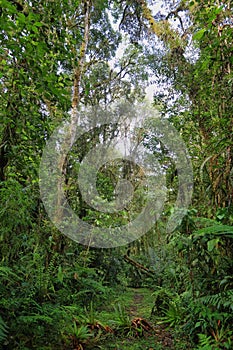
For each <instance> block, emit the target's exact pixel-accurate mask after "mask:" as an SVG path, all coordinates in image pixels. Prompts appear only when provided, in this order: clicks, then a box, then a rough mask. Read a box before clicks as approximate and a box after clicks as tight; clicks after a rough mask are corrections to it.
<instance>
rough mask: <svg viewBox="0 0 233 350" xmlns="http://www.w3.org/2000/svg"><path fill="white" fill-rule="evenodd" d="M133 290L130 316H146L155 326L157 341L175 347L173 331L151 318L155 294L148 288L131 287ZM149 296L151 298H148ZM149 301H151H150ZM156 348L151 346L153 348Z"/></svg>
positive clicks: (164, 345) (129, 308)
mask: <svg viewBox="0 0 233 350" xmlns="http://www.w3.org/2000/svg"><path fill="white" fill-rule="evenodd" d="M131 290H132V292H133V296H132V301H131V305H130V306H129V307H128V308H127V311H128V312H129V315H130V317H132V318H134V317H142V318H145V319H146V320H147V321H148V322H149V323H151V324H152V325H153V327H154V335H153V336H154V337H155V339H156V342H159V343H160V344H162V345H163V347H164V348H171V349H172V348H173V337H172V335H171V333H170V332H169V331H168V330H166V329H165V328H166V327H165V326H163V325H158V324H153V321H151V320H150V318H151V309H152V305H153V296H151V292H150V291H148V290H146V289H141V288H139V289H133V288H132V289H131ZM148 297H149V298H148ZM148 302H149V303H148ZM153 349H155V348H150V350H153Z"/></svg>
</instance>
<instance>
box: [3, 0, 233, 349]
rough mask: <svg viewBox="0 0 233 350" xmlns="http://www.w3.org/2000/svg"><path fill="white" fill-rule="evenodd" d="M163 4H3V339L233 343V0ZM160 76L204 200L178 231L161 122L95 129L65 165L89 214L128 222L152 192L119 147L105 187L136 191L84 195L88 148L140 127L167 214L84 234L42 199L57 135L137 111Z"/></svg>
mask: <svg viewBox="0 0 233 350" xmlns="http://www.w3.org/2000/svg"><path fill="white" fill-rule="evenodd" d="M155 3H156V2H153V1H146V0H132V1H128V0H119V1H114V0H113V1H111V0H110V1H108V0H92V1H90V0H73V1H69V0H61V1H49V0H39V1H34V0H32V1H28V0H26V1H20V0H18V1H13V0H12V1H8V0H1V1H0V4H1V7H0V21H1V31H0V36H1V47H0V82H1V97H0V99H1V100H0V104H1V125H0V280H1V283H0V346H1V347H2V349H15V350H17V349H24V350H26V349H41V350H42V349H43V350H45V349H50V350H52V349H79V350H80V349H95V348H96V349H124V348H127V349H130V346H131V345H132V346H133V348H132V349H146V348H149V347H150V349H164V348H166V347H168V348H173V349H187V348H188V349H207V350H208V349H216V350H217V349H232V347H233V331H232V329H233V327H232V325H233V316H232V315H233V276H232V271H233V240H232V238H233V225H232V224H233V197H232V195H233V145H232V138H233V118H232V116H233V94H232V91H233V73H232V66H233V43H232V37H233V35H232V34H233V22H232V11H233V9H232V2H231V1H230V0H227V1H212V0H202V1H186V0H182V1H178V2H174V1H170V0H168V1H164V2H163V4H162V7H161V8H160V10H159V9H158V4H157V6H154V5H155ZM151 82H153V83H155V85H156V86H155V88H154V98H153V103H152V106H150V108H151V110H152V109H153V110H154V111H157V112H158V113H160V115H161V118H162V119H163V120H164V121H169V123H170V124H171V125H173V126H174V127H175V128H176V129H177V130H178V132H179V134H180V135H181V138H182V139H183V140H184V142H185V145H186V148H187V150H188V153H189V155H190V160H191V162H192V167H193V182H194V191H193V195H192V203H191V204H190V206H189V208H185V207H184V208H182V206H181V205H180V207H179V211H180V212H182V215H181V216H182V220H179V221H178V220H177V221H176V227H174V229H173V230H167V223H168V222H169V218H170V217H171V215H172V213H173V212H174V208H175V206H176V203H177V202H176V197H177V193H178V191H179V186H180V183H179V177H180V174H181V173H182V168H181V169H176V162H175V156H174V154H172V152H169V151H168V149H167V148H166V145H163V144H162V143H161V142H160V140H159V135H158V134H156V133H155V132H153V127H152V126H153V120H152V121H151V124H150V125H149V129H137V128H134V129H133V130H132V128H131V129H130V131H129V129H127V128H125V129H122V128H120V129H119V125H118V124H117V122H115V120H114V122H112V123H111V121H110V123H109V124H108V125H107V124H102V125H100V126H98V125H96V126H95V127H94V128H92V129H90V131H89V132H87V133H85V134H83V135H82V137H81V138H79V139H78V140H77V141H76V142H75V144H74V146H73V147H72V149H71V150H70V152H69V153H68V156H66V155H61V156H60V158H59V162H58V163H59V171H60V172H61V173H62V177H61V179H60V180H58V186H60V187H62V186H63V187H64V191H65V193H66V197H67V198H68V201H69V204H70V206H71V207H72V209H73V210H74V211H75V213H76V214H77V215H78V216H79V217H80V218H81V219H82V220H83V221H84V222H87V223H90V224H91V225H94V226H95V227H97V228H102V227H108V228H112V227H120V226H122V225H126V224H127V223H128V222H130V220H131V218H132V217H134V216H136V215H138V213H139V212H140V211H141V210H142V208H143V206H144V204H145V203H144V192H145V186H144V179H145V173H144V172H143V171H140V167H139V166H138V165H137V164H132V162H130V161H127V160H119V159H118V160H116V159H114V160H113V161H110V162H108V163H107V164H105V165H104V166H102V167H101V168H100V169H99V172H98V176H97V178H96V183H97V185H96V186H97V189H98V191H99V194H100V197H101V198H102V199H103V201H104V200H105V203H106V202H107V203H108V202H111V201H112V200H113V199H114V198H115V197H114V196H115V192H114V191H115V187H116V185H117V183H118V181H119V180H123V179H128V180H130V181H131V183H132V185H133V187H134V190H135V193H134V195H133V197H132V200H131V201H130V203H128V204H127V205H126V206H124V207H122V208H120V210H119V211H117V212H113V213H109V212H107V211H101V210H96V209H95V208H93V207H91V205H90V203H89V204H88V203H87V202H86V201H85V200H84V199H83V198H82V193H81V189H80V188H79V186H78V172H79V166H80V164H81V162H82V161H83V159H84V157H85V154H87V153H88V152H89V151H90V150H91V149H92V148H95V147H97V146H98V145H100V144H101V142H102V140H105V141H110V140H112V139H113V138H114V135H116V134H117V133H122V134H121V135H123V134H124V133H125V134H126V136H125V137H126V138H127V137H129V134H127V133H129V132H132V133H133V135H134V138H137V140H138V143H142V144H143V145H144V147H145V148H146V149H148V150H149V151H150V152H151V154H153V156H154V157H155V159H156V161H157V163H158V164H159V165H160V166H161V169H163V173H166V174H165V177H166V178H165V180H166V181H165V182H166V188H167V189H169V191H168V192H169V195H167V198H166V202H165V203H164V206H163V209H162V213H161V217H160V219H159V220H157V221H156V223H155V224H154V225H153V227H152V228H151V229H150V230H149V231H148V232H147V233H146V234H145V235H143V236H142V237H140V238H138V239H136V240H134V241H133V242H131V243H130V244H128V245H127V246H125V245H123V246H120V245H119V246H116V247H115V248H108V249H104V248H97V247H93V246H92V245H91V243H90V244H86V245H82V244H80V243H78V242H75V241H74V240H72V239H70V238H68V237H67V236H66V235H64V234H62V233H61V232H60V231H59V230H58V229H57V228H56V226H55V225H54V223H53V222H52V221H51V220H50V217H49V216H48V214H47V212H46V210H45V207H44V205H43V201H42V199H41V194H40V188H39V169H40V162H41V157H42V153H43V150H44V148H45V146H46V142H47V140H48V139H49V137H50V136H51V135H52V133H53V131H54V130H55V129H56V128H57V127H58V126H59V125H60V124H61V122H62V121H67V120H69V121H70V133H71V135H74V134H75V133H76V131H77V125H79V124H80V123H87V124H90V125H91V123H92V122H93V110H94V109H95V108H96V106H100V107H101V111H106V110H108V111H109V110H111V111H112V110H113V111H117V113H118V114H119V115H120V114H122V115H124V113H126V114H127V113H131V112H132V110H133V109H131V112H127V108H128V106H129V104H130V106H131V107H132V106H134V108H135V110H136V109H138V106H139V105H141V104H147V105H148V102H145V100H144V98H145V89H146V87H147V86H148V85H150V84H151ZM89 111H91V112H89ZM114 113H116V112H113V114H114ZM128 115H129V114H128ZM133 118H134V116H133V115H132V117H131V122H132V125H135V124H134V119H133ZM121 127H122V125H121ZM148 130H149V131H148ZM158 145H159V146H158ZM48 181H49V180H48ZM59 181H60V182H59ZM191 187H192V186H191V185H190V192H191ZM186 190H187V188H186ZM161 195H162V194H161ZM62 204H63V203H62V202H59V203H58V210H57V211H56V212H55V214H54V215H55V218H56V219H57V220H59V218H60V215H61V211H62ZM181 204H182V201H181ZM182 210H183V211H182ZM181 216H180V218H181ZM136 288H137V289H138V288H139V289H138V291H139V292H138V294H141V295H142V299H140V298H141V297H140V295H139V296H137V295H136V296H135V294H134V293H136V292H135V290H136ZM135 298H136V299H135ZM137 300H138V307H137V308H135V309H133V306H132V305H133V304H135V303H136V301H137Z"/></svg>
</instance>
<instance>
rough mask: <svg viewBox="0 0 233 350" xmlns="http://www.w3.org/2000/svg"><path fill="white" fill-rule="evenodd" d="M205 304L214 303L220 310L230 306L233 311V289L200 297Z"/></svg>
mask: <svg viewBox="0 0 233 350" xmlns="http://www.w3.org/2000/svg"><path fill="white" fill-rule="evenodd" d="M199 300H200V301H201V302H202V303H203V304H204V305H213V306H215V307H216V308H217V309H218V310H220V309H221V308H229V310H231V311H233V291H232V290H229V291H227V292H224V293H216V294H214V295H205V296H202V297H201V298H199Z"/></svg>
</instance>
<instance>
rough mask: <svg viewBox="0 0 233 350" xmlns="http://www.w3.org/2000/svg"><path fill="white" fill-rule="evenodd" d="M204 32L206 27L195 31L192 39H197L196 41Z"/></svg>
mask: <svg viewBox="0 0 233 350" xmlns="http://www.w3.org/2000/svg"><path fill="white" fill-rule="evenodd" d="M205 32H206V29H205V28H204V29H201V30H199V31H198V32H196V33H195V34H193V40H197V41H199V40H201V39H202V37H203V36H204V34H205Z"/></svg>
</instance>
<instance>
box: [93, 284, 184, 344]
mask: <svg viewBox="0 0 233 350" xmlns="http://www.w3.org/2000/svg"><path fill="white" fill-rule="evenodd" d="M117 305H120V310H121V311H122V314H121V315H119V312H118V316H117V313H116V306H117ZM114 307H115V311H114ZM152 307H153V296H152V291H151V290H149V289H148V288H127V290H126V291H124V293H122V294H121V295H119V296H117V297H116V298H115V300H114V301H113V302H112V303H111V304H110V305H108V307H107V309H104V310H103V312H102V313H101V314H100V316H102V317H101V319H103V320H104V321H105V323H108V322H109V320H110V319H113V318H114V312H115V318H116V317H118V318H120V322H119V324H120V323H122V328H121V329H122V330H124V327H125V332H124V331H123V332H122V331H121V332H119V334H116V333H114V334H109V335H108V336H107V337H106V340H105V341H104V342H102V343H101V344H100V346H99V347H98V349H104V350H125V349H127V350H162V349H186V350H188V347H187V344H185V343H184V342H183V341H182V340H180V341H179V340H177V339H176V338H175V337H174V332H172V331H171V332H170V331H169V330H168V329H166V326H165V325H158V324H156V321H155V320H153V318H152V317H151V310H152ZM118 310H119V306H118ZM127 320H128V321H129V322H130V323H129V324H131V325H133V324H137V323H138V324H143V325H145V330H143V333H142V334H140V332H139V333H138V334H137V332H135V329H134V328H133V327H127ZM124 322H125V326H123V324H124ZM140 322H141V323H140ZM150 326H151V328H150V329H149V327H150ZM146 328H148V331H147V329H146ZM96 349H97V348H96Z"/></svg>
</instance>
